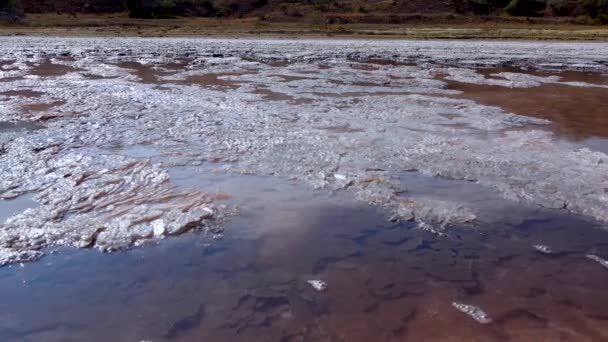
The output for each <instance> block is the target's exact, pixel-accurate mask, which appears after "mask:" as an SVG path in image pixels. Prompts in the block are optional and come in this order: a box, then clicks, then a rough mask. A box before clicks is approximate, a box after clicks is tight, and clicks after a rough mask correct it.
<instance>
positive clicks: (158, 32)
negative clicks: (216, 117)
mask: <svg viewBox="0 0 608 342" xmlns="http://www.w3.org/2000/svg"><path fill="white" fill-rule="evenodd" d="M0 35H65V36H113V37H116V36H142V37H180V36H226V37H232V36H274V37H276V36H279V37H328V36H329V37H331V36H344V37H361V38H365V37H375V38H411V39H552V40H608V27H602V26H577V25H540V24H535V25H530V24H528V25H526V24H517V23H515V24H504V23H482V24H451V25H445V24H443V25H442V24H398V25H392V24H343V25H337V24H334V25H328V24H323V23H320V22H314V21H303V22H270V21H263V20H260V19H258V18H244V19H215V18H175V19H155V20H154V19H133V18H128V17H127V16H126V15H124V14H116V15H78V16H70V15H58V14H39V15H31V16H29V17H28V18H27V19H26V21H25V22H24V23H22V24H21V25H5V26H0Z"/></svg>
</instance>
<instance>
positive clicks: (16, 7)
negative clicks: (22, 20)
mask: <svg viewBox="0 0 608 342" xmlns="http://www.w3.org/2000/svg"><path fill="white" fill-rule="evenodd" d="M0 12H5V13H8V14H10V15H13V16H18V17H20V16H23V6H22V5H21V0H0Z"/></svg>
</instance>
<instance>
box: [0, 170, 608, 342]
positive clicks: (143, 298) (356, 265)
mask: <svg viewBox="0 0 608 342" xmlns="http://www.w3.org/2000/svg"><path fill="white" fill-rule="evenodd" d="M191 176H192V175H191ZM201 181H202V184H204V183H205V182H212V183H214V184H217V186H218V189H220V190H223V191H229V190H231V187H240V188H241V189H242V190H243V191H242V193H243V194H244V195H243V196H242V197H240V198H238V199H234V198H233V199H230V200H229V201H235V202H239V203H245V202H251V201H253V203H252V204H251V205H250V206H248V207H246V208H243V211H242V212H241V214H240V215H239V216H238V217H236V218H235V219H234V220H232V221H231V222H230V223H229V224H228V225H227V227H226V233H225V235H224V236H223V238H221V239H219V240H218V239H213V238H212V237H211V236H209V235H205V234H189V235H184V236H181V237H179V238H172V239H168V240H165V241H159V242H158V243H155V244H154V245H152V246H148V247H145V248H138V249H134V250H130V251H126V252H124V253H119V254H110V255H107V254H102V253H98V252H93V251H87V250H81V251H77V250H66V249H59V254H55V255H53V254H52V255H48V256H46V257H45V258H44V259H42V260H41V261H40V262H37V263H33V264H30V265H26V266H25V267H19V266H18V265H15V266H12V267H10V268H5V269H3V270H2V272H1V274H0V291H1V292H2V293H3V295H4V300H3V301H2V303H0V312H2V313H3V314H2V317H1V319H0V337H1V338H2V339H3V340H19V341H39V340H45V341H71V340H83V339H85V340H91V341H107V340H116V341H140V340H151V341H165V340H176V341H198V340H222V341H223V340H226V341H270V340H272V341H292V340H295V341H298V340H331V341H335V340H344V341H368V340H370V339H373V340H379V341H393V340H394V341H400V340H410V339H413V340H454V341H459V340H472V341H488V340H497V341H498V340H500V341H503V340H517V341H538V340H558V339H560V340H571V341H587V340H588V341H594V340H602V339H605V338H608V333H607V332H606V330H605V329H604V326H605V319H607V318H608V312H607V311H606V310H605V307H606V305H607V304H608V297H607V296H606V294H605V291H604V285H605V283H606V281H608V270H607V269H604V268H603V267H602V266H601V265H599V264H598V263H596V262H593V261H591V260H589V259H586V258H585V254H587V253H595V254H600V255H602V254H603V255H606V254H607V253H608V232H605V231H603V230H600V229H598V228H597V227H594V224H593V223H591V222H588V221H584V220H580V219H579V218H575V217H571V216H567V215H563V214H560V213H559V212H555V211H542V210H541V211H539V210H532V209H525V208H519V210H515V211H513V213H514V214H515V213H516V215H509V214H505V216H507V218H506V219H505V220H501V221H502V222H501V223H496V224H494V225H492V226H484V227H475V226H472V227H471V226H468V227H454V228H452V230H451V231H450V234H449V236H448V237H440V236H437V235H436V234H433V233H430V232H426V231H424V230H421V229H417V228H415V226H414V225H413V224H411V223H390V222H388V220H387V217H386V214H383V213H382V212H381V211H378V210H374V209H372V208H369V207H366V206H361V205H360V204H357V203H355V202H352V201H349V200H347V199H345V198H344V196H343V194H341V193H337V194H334V195H330V196H328V195H327V194H324V193H319V192H311V191H308V190H304V189H301V188H299V187H297V186H296V185H293V184H292V183H291V182H286V181H285V182H278V183H277V182H276V181H274V182H272V181H269V179H256V178H255V177H251V178H249V179H247V178H245V179H242V180H241V181H237V180H236V179H235V178H234V177H233V178H232V179H224V180H223V182H222V180H221V179H214V178H211V179H207V180H205V179H202V180H201ZM414 181H415V182H417V183H418V181H419V180H414ZM188 182H198V181H197V180H196V178H195V177H189V178H188ZM461 186H465V185H461ZM469 186H473V187H474V185H469ZM444 187H445V185H444ZM440 188H441V187H440ZM439 192H440V193H441V190H439ZM473 192H474V191H473ZM536 244H546V245H548V246H550V247H551V248H552V250H553V254H549V255H547V254H543V253H540V252H538V251H536V250H535V249H534V248H533V247H532V246H533V245H536ZM312 279H320V280H323V281H325V282H327V284H328V288H327V290H325V291H323V292H316V291H315V290H314V289H313V288H312V287H311V286H310V285H309V284H308V283H307V281H308V280H312ZM452 302H463V303H467V304H471V305H476V306H479V307H480V308H482V309H483V310H485V311H486V312H487V313H488V314H489V315H490V317H491V318H492V323H490V324H488V325H480V324H478V323H477V322H475V321H474V320H473V319H472V318H470V317H468V316H466V315H464V314H463V313H461V312H459V311H457V310H456V309H455V308H453V307H452V306H451V303H452Z"/></svg>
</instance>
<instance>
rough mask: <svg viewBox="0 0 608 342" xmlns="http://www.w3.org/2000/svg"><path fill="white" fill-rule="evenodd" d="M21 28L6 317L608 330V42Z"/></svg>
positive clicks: (8, 81) (88, 326) (223, 331)
mask: <svg viewBox="0 0 608 342" xmlns="http://www.w3.org/2000/svg"><path fill="white" fill-rule="evenodd" d="M0 40H2V43H3V44H0V53H1V55H0V56H1V58H0V59H1V60H2V63H0V81H2V82H0V173H1V174H2V175H3V177H2V178H1V179H0V265H2V266H5V267H3V268H2V269H0V279H2V280H0V291H2V293H4V294H6V296H7V300H6V301H3V303H2V304H1V305H2V306H4V309H3V310H0V312H3V314H2V317H0V338H2V339H6V340H23V341H28V340H31V341H35V340H45V341H53V340H56V341H65V340H83V339H84V340H100V341H102V340H124V341H133V340H138V341H139V340H142V341H143V340H151V341H163V340H178V341H180V340H183V341H198V340H227V341H241V340H242V341H256V340H259V341H270V340H272V341H369V340H381V341H401V340H446V341H449V340H454V341H461V340H471V341H475V340H479V341H488V340H496V341H504V340H517V341H520V340H522V341H525V340H530V341H538V340H568V341H569V340H572V341H586V340H589V341H595V340H603V339H606V338H608V336H607V335H606V331H605V329H603V328H602V326H603V324H604V323H605V319H606V317H607V315H608V314H607V313H606V310H604V309H603V308H604V307H605V304H606V303H605V299H606V298H605V296H604V295H603V294H602V286H603V285H602V284H605V281H606V276H608V272H607V271H606V268H605V265H606V264H607V263H608V262H607V261H606V260H607V259H608V249H607V246H608V244H607V243H608V239H607V237H608V236H607V235H606V234H608V233H607V232H606V230H605V228H606V226H605V224H606V222H608V214H607V211H606V208H607V207H608V197H607V196H606V191H607V190H606V189H608V177H607V176H606V175H608V166H607V164H606V160H607V158H608V156H607V155H606V154H605V152H606V151H607V150H608V148H606V146H608V145H607V144H605V143H604V142H605V139H606V138H607V136H606V132H608V131H606V127H607V126H608V125H606V122H605V116H606V115H605V114H607V113H606V103H605V102H606V101H604V100H603V99H604V98H606V96H607V95H608V83H607V81H606V72H608V60H607V59H606V54H605V51H606V48H607V47H608V45H606V44H604V43H542V44H541V43H526V42H512V43H510V42H435V41H430V42H407V41H366V40H356V41H340V40H332V41H325V40H319V41H314V40H296V41H292V40H234V41H230V40H229V41H220V40H202V39H201V40H196V39H116V40H107V39H89V38H82V39H63V38H54V39H52V38H25V39H12V38H2V39H0ZM536 44H541V45H542V49H541V48H540V47H539V46H537V45H536ZM387 56H389V57H390V58H387ZM144 245H145V247H142V246H144ZM134 247H141V248H134ZM92 248H95V249H99V250H101V251H104V252H114V251H123V253H115V254H110V255H107V254H103V253H95V252H91V251H88V249H92ZM28 261H36V262H33V263H30V264H25V263H26V262H28ZM21 265H23V267H21ZM573 270H576V271H575V272H574V271H573ZM66 298H67V299H68V300H66ZM33 302H35V303H37V305H30V304H31V303H33ZM118 307H120V308H123V309H122V310H119V312H117V311H118V310H117V308H118ZM9 308H10V309H9ZM52 312H62V313H64V314H63V315H60V316H59V315H54V314H52ZM100 317H103V319H100Z"/></svg>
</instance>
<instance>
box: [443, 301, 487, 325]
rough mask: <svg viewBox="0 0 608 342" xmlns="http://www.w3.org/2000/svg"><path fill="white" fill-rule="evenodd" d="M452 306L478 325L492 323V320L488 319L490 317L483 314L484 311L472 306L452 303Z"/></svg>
mask: <svg viewBox="0 0 608 342" xmlns="http://www.w3.org/2000/svg"><path fill="white" fill-rule="evenodd" d="M452 306H453V307H455V308H456V309H457V310H458V311H460V312H462V313H464V314H466V315H468V316H469V317H471V318H473V319H474V320H476V321H477V322H478V323H480V324H489V323H492V318H490V316H489V315H488V314H487V313H485V311H483V310H482V309H480V308H478V307H476V306H474V305H469V304H462V303H456V302H453V303H452Z"/></svg>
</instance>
